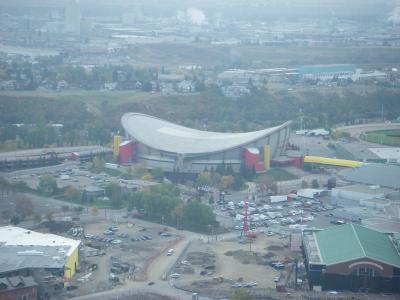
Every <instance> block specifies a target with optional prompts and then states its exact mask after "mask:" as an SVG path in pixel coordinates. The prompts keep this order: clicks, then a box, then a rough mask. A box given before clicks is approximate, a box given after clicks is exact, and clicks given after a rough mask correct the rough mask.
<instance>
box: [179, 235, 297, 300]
mask: <svg viewBox="0 0 400 300" xmlns="http://www.w3.org/2000/svg"><path fill="white" fill-rule="evenodd" d="M287 244H288V240H287V239H280V238H278V237H277V236H267V235H259V236H258V237H257V238H256V239H255V240H254V241H252V243H251V244H250V243H246V244H241V243H239V239H237V238H230V239H223V240H219V241H214V240H213V241H212V242H210V243H208V242H207V240H204V241H201V240H197V241H193V242H192V243H191V245H190V247H189V248H188V249H187V251H186V253H185V255H184V256H183V257H182V260H181V261H180V262H179V261H178V262H177V265H176V266H175V268H174V269H173V270H172V271H171V272H175V273H178V274H181V276H180V278H178V279H173V281H174V282H173V283H174V284H175V286H177V287H178V288H183V289H186V290H191V291H195V292H199V293H200V294H204V293H206V294H207V295H210V296H221V295H228V294H230V293H232V292H233V291H234V288H233V287H232V285H233V284H235V283H240V284H242V285H245V284H246V283H252V282H253V283H256V284H257V285H256V286H254V287H253V288H252V290H255V289H268V290H270V289H271V290H275V288H276V283H275V281H274V279H275V278H280V281H281V282H283V283H284V282H286V278H287V275H288V274H289V272H290V269H291V264H290V263H288V264H286V266H285V268H284V269H282V270H276V269H274V268H273V267H272V266H270V263H271V262H274V261H281V262H283V261H288V260H289V261H291V260H293V259H294V258H296V257H298V256H299V253H294V252H291V251H290V250H289V248H288V247H287Z"/></svg>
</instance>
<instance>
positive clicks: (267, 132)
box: [119, 113, 291, 173]
mask: <svg viewBox="0 0 400 300" xmlns="http://www.w3.org/2000/svg"><path fill="white" fill-rule="evenodd" d="M121 122H122V126H123V128H124V129H125V132H126V137H127V139H128V142H123V143H121V144H120V148H119V155H120V162H121V163H128V162H130V161H137V162H141V163H144V164H145V165H146V167H148V168H156V167H160V168H162V169H163V170H164V171H166V172H173V171H179V172H184V173H199V172H202V171H204V170H205V169H208V170H210V169H211V168H216V167H218V166H219V165H221V164H224V165H229V166H231V167H232V169H233V171H234V172H239V170H240V168H241V166H242V165H243V164H244V165H245V166H246V167H247V168H253V169H254V170H255V171H256V172H262V171H264V170H266V169H268V168H269V162H270V159H271V158H274V157H277V156H279V155H280V154H281V153H282V151H283V150H284V148H285V146H286V144H287V142H288V139H289V134H290V124H291V122H290V121H288V122H285V123H283V124H281V125H279V126H276V127H271V128H267V129H263V130H259V131H253V132H245V133H220V132H209V131H201V130H197V129H192V128H187V127H184V126H180V125H177V124H174V123H171V122H168V121H165V120H161V119H159V118H156V117H152V116H148V115H144V114H139V113H127V114H124V115H123V116H122V118H121Z"/></svg>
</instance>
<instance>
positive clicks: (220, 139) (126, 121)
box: [121, 113, 290, 154]
mask: <svg viewBox="0 0 400 300" xmlns="http://www.w3.org/2000/svg"><path fill="white" fill-rule="evenodd" d="M121 122H122V126H123V127H124V129H125V130H126V131H127V132H128V134H129V135H130V136H131V137H133V138H134V139H135V140H137V141H138V142H140V143H143V144H145V145H147V146H149V147H151V148H154V149H159V150H162V151H166V152H172V153H181V154H205V153H212V152H219V151H223V150H227V149H230V148H235V147H238V146H241V145H245V144H248V143H250V142H252V141H255V140H257V139H260V138H262V137H265V136H267V135H269V134H271V133H273V132H276V131H279V130H280V129H282V128H285V127H287V126H289V125H290V122H286V123H284V124H282V125H280V126H277V127H271V128H268V129H264V130H259V131H253V132H244V133H221V132H211V131H201V130H197V129H192V128H188V127H184V126H180V125H177V124H174V123H171V122H168V121H164V120H161V119H159V118H156V117H152V116H148V115H144V114H139V113H126V114H124V115H123V116H122V118H121Z"/></svg>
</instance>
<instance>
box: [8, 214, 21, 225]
mask: <svg viewBox="0 0 400 300" xmlns="http://www.w3.org/2000/svg"><path fill="white" fill-rule="evenodd" d="M10 222H11V224H13V225H14V226H16V225H18V224H19V223H20V222H21V218H20V217H19V216H18V215H13V216H12V217H11V219H10Z"/></svg>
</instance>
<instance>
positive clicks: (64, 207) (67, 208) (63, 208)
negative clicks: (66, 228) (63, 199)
mask: <svg viewBox="0 0 400 300" xmlns="http://www.w3.org/2000/svg"><path fill="white" fill-rule="evenodd" d="M61 211H62V212H63V214H64V216H65V214H66V213H67V212H68V211H69V206H68V205H62V206H61Z"/></svg>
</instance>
